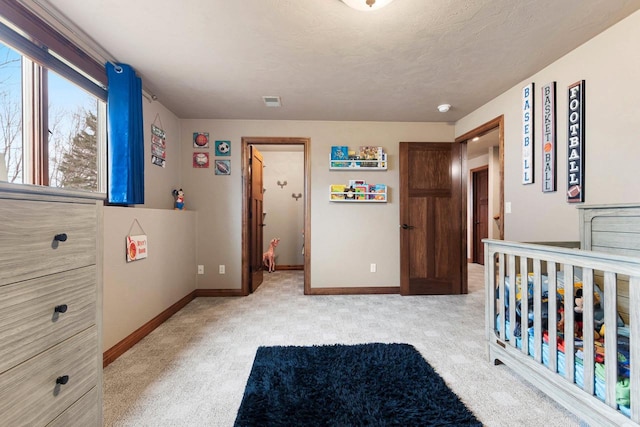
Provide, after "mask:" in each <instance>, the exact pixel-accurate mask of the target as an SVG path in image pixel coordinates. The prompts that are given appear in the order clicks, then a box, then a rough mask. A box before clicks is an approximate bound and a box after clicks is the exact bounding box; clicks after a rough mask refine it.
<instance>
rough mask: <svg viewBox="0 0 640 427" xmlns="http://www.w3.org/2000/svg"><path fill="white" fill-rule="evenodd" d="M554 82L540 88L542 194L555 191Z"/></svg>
mask: <svg viewBox="0 0 640 427" xmlns="http://www.w3.org/2000/svg"><path fill="white" fill-rule="evenodd" d="M556 159H557V157H556V82H551V83H549V84H548V85H545V86H543V87H542V192H543V193H551V192H554V191H556V189H557V186H556V177H557V173H556Z"/></svg>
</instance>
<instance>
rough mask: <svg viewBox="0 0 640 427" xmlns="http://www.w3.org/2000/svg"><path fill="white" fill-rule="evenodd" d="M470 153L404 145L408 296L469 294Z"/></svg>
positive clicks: (403, 245) (403, 279) (404, 289)
mask: <svg viewBox="0 0 640 427" xmlns="http://www.w3.org/2000/svg"><path fill="white" fill-rule="evenodd" d="M465 150H466V146H465V145H464V144H457V143H451V144H449V143H418V142H401V143H400V293H401V294H402V295H417V294H460V293H466V292H467V255H466V252H467V248H466V244H467V243H466V242H467V239H466V232H467V231H466V229H467V227H466V222H467V219H466V184H465V183H466V172H465V171H464V169H463V165H464V166H466V165H465V163H466V162H465V161H464V160H465V157H464V156H465V153H466V151H465ZM463 175H464V176H463Z"/></svg>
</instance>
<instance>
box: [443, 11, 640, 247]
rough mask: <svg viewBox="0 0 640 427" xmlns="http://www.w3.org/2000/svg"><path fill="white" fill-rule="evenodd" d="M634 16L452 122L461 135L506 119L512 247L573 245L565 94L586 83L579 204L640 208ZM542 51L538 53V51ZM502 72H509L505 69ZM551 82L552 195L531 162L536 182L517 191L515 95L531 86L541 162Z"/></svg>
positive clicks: (639, 66) (639, 64)
mask: <svg viewBox="0 0 640 427" xmlns="http://www.w3.org/2000/svg"><path fill="white" fill-rule="evenodd" d="M638 40H640V12H636V13H634V14H633V15H631V16H629V17H628V18H626V19H624V20H623V21H621V22H620V23H618V24H617V25H615V26H613V27H611V28H610V29H608V30H606V31H605V32H603V33H602V34H600V35H598V36H596V37H595V38H593V39H592V40H590V41H589V42H587V43H585V44H584V45H582V46H580V47H579V48H577V49H575V50H574V51H572V52H571V53H569V54H568V55H566V56H565V57H563V58H561V59H560V60H558V61H556V62H554V63H553V64H551V65H549V66H548V67H546V68H545V69H543V70H542V71H540V72H538V73H536V74H534V75H533V76H531V77H530V78H527V79H525V80H523V81H522V82H521V83H520V84H518V85H516V86H514V87H513V88H512V89H510V90H508V91H507V92H505V93H503V94H502V95H500V96H498V97H497V98H495V99H494V100H492V101H491V102H489V103H487V104H485V105H484V106H482V107H480V108H479V109H478V110H476V111H474V112H473V113H471V114H469V115H468V116H466V117H464V118H462V119H461V120H459V121H458V122H457V123H456V128H455V133H456V135H462V134H464V133H466V132H468V131H470V130H472V129H474V128H476V127H478V126H480V125H482V124H483V123H486V122H488V121H490V120H492V119H494V118H495V117H497V116H499V115H501V114H504V121H505V129H504V131H505V153H504V154H505V155H504V161H505V167H504V170H505V202H511V206H512V213H511V214H506V215H505V239H507V240H516V241H570V240H571V241H575V240H579V235H578V212H577V209H576V207H575V206H574V205H570V204H568V203H567V202H566V195H565V193H566V190H567V183H566V173H567V165H566V161H567V147H566V146H567V131H566V127H567V87H568V86H569V85H571V84H573V83H575V82H576V81H579V80H585V81H586V127H585V128H586V157H585V158H586V181H585V195H586V197H585V203H586V204H605V203H624V202H640V192H639V191H638V189H639V184H638V183H639V182H640V180H639V179H638V173H637V169H638V167H637V164H638V159H640V141H639V139H640V137H639V135H640V134H639V132H638V126H637V124H638V120H639V118H640V103H638V99H640V86H639V85H637V84H636V80H637V76H638V75H640V55H637V54H636V53H635V52H636V51H637V45H638ZM544 48H545V47H544V46H540V49H544ZM502 66H508V65H507V64H503V65H502ZM551 81H556V82H557V121H558V133H557V141H558V191H557V192H556V193H551V194H550V193H542V190H541V183H540V176H541V171H540V167H541V160H540V158H539V157H538V158H537V159H536V168H537V170H536V175H535V176H536V178H535V179H536V182H535V183H534V184H533V185H526V186H525V185H522V184H521V136H520V135H521V127H522V119H521V108H522V99H521V89H522V87H523V86H525V85H526V84H528V83H529V82H534V83H535V84H536V108H535V123H536V135H535V144H536V156H540V155H541V154H540V153H541V150H540V141H541V123H542V121H541V105H542V104H541V102H540V99H541V96H540V88H541V87H542V86H544V85H546V84H547V83H549V82H551Z"/></svg>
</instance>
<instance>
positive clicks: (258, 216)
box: [249, 146, 264, 292]
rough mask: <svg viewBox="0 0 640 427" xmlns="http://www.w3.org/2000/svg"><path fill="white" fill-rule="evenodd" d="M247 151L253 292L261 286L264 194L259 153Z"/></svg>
mask: <svg viewBox="0 0 640 427" xmlns="http://www.w3.org/2000/svg"><path fill="white" fill-rule="evenodd" d="M249 149H250V151H251V153H250V154H251V156H250V159H251V160H250V163H249V168H250V174H249V176H250V177H251V189H250V192H249V194H250V195H251V196H250V198H251V202H250V203H249V207H250V208H249V221H250V227H249V234H250V244H249V252H250V254H249V260H250V262H249V265H250V270H251V271H250V273H251V274H250V279H249V280H250V283H249V291H250V292H253V291H255V290H256V289H258V286H260V285H261V284H262V252H263V251H262V228H263V227H264V224H263V222H262V220H263V218H262V217H263V193H264V185H263V182H262V168H263V167H264V164H263V160H262V154H261V153H260V151H258V149H257V148H256V147H254V146H250V147H249Z"/></svg>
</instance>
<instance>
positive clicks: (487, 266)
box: [484, 243, 497, 341]
mask: <svg viewBox="0 0 640 427" xmlns="http://www.w3.org/2000/svg"><path fill="white" fill-rule="evenodd" d="M484 254H485V255H484V257H485V258H484V259H485V263H484V282H485V283H488V284H489V285H488V286H487V287H486V289H485V299H486V305H485V307H486V309H485V319H484V321H485V325H486V330H487V331H486V338H487V340H488V341H493V339H494V337H495V331H496V327H497V325H496V280H495V279H496V263H495V252H493V250H492V249H491V248H490V245H489V244H488V243H485V244H484Z"/></svg>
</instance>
